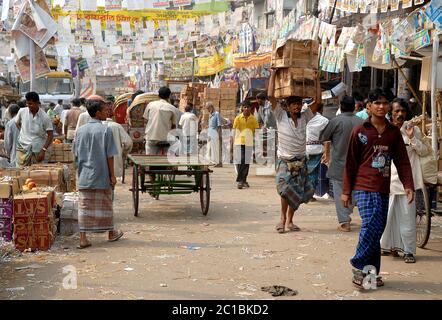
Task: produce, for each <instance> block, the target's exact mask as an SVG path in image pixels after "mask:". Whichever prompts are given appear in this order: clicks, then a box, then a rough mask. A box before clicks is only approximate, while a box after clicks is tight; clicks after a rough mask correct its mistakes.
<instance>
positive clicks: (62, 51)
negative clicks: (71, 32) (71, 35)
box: [55, 42, 69, 57]
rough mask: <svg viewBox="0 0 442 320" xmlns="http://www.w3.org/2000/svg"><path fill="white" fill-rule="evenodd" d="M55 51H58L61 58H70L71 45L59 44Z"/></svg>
mask: <svg viewBox="0 0 442 320" xmlns="http://www.w3.org/2000/svg"><path fill="white" fill-rule="evenodd" d="M55 49H56V50H57V55H58V56H59V57H68V56H69V44H68V43H62V42H59V43H57V44H56V45H55Z"/></svg>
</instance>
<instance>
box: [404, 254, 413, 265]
mask: <svg viewBox="0 0 442 320" xmlns="http://www.w3.org/2000/svg"><path fill="white" fill-rule="evenodd" d="M404 261H405V263H416V258H415V257H414V255H412V254H408V253H407V254H404Z"/></svg>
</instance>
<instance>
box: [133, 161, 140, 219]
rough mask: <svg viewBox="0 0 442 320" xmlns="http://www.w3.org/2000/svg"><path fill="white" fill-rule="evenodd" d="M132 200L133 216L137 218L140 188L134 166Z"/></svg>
mask: <svg viewBox="0 0 442 320" xmlns="http://www.w3.org/2000/svg"><path fill="white" fill-rule="evenodd" d="M132 198H133V203H134V216H135V217H138V204H139V201H140V188H139V185H138V166H136V165H135V164H134V167H133V178H132Z"/></svg>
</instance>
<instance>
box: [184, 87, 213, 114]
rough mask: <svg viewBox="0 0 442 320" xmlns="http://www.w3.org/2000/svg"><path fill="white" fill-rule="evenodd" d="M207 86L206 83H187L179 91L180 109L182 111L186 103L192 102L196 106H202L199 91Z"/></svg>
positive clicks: (202, 90) (201, 91)
mask: <svg viewBox="0 0 442 320" xmlns="http://www.w3.org/2000/svg"><path fill="white" fill-rule="evenodd" d="M206 88H207V83H197V82H190V83H188V84H187V85H186V86H185V87H184V88H183V89H182V90H181V93H180V111H181V112H184V109H185V108H186V106H187V104H188V103H192V104H193V105H194V106H195V107H196V108H202V106H203V104H202V101H201V93H203V92H204V90H205V89H206Z"/></svg>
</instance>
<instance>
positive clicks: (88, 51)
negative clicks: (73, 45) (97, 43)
mask: <svg viewBox="0 0 442 320" xmlns="http://www.w3.org/2000/svg"><path fill="white" fill-rule="evenodd" d="M81 52H82V57H83V58H93V57H94V56H95V49H94V45H93V44H83V45H82V46H81Z"/></svg>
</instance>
